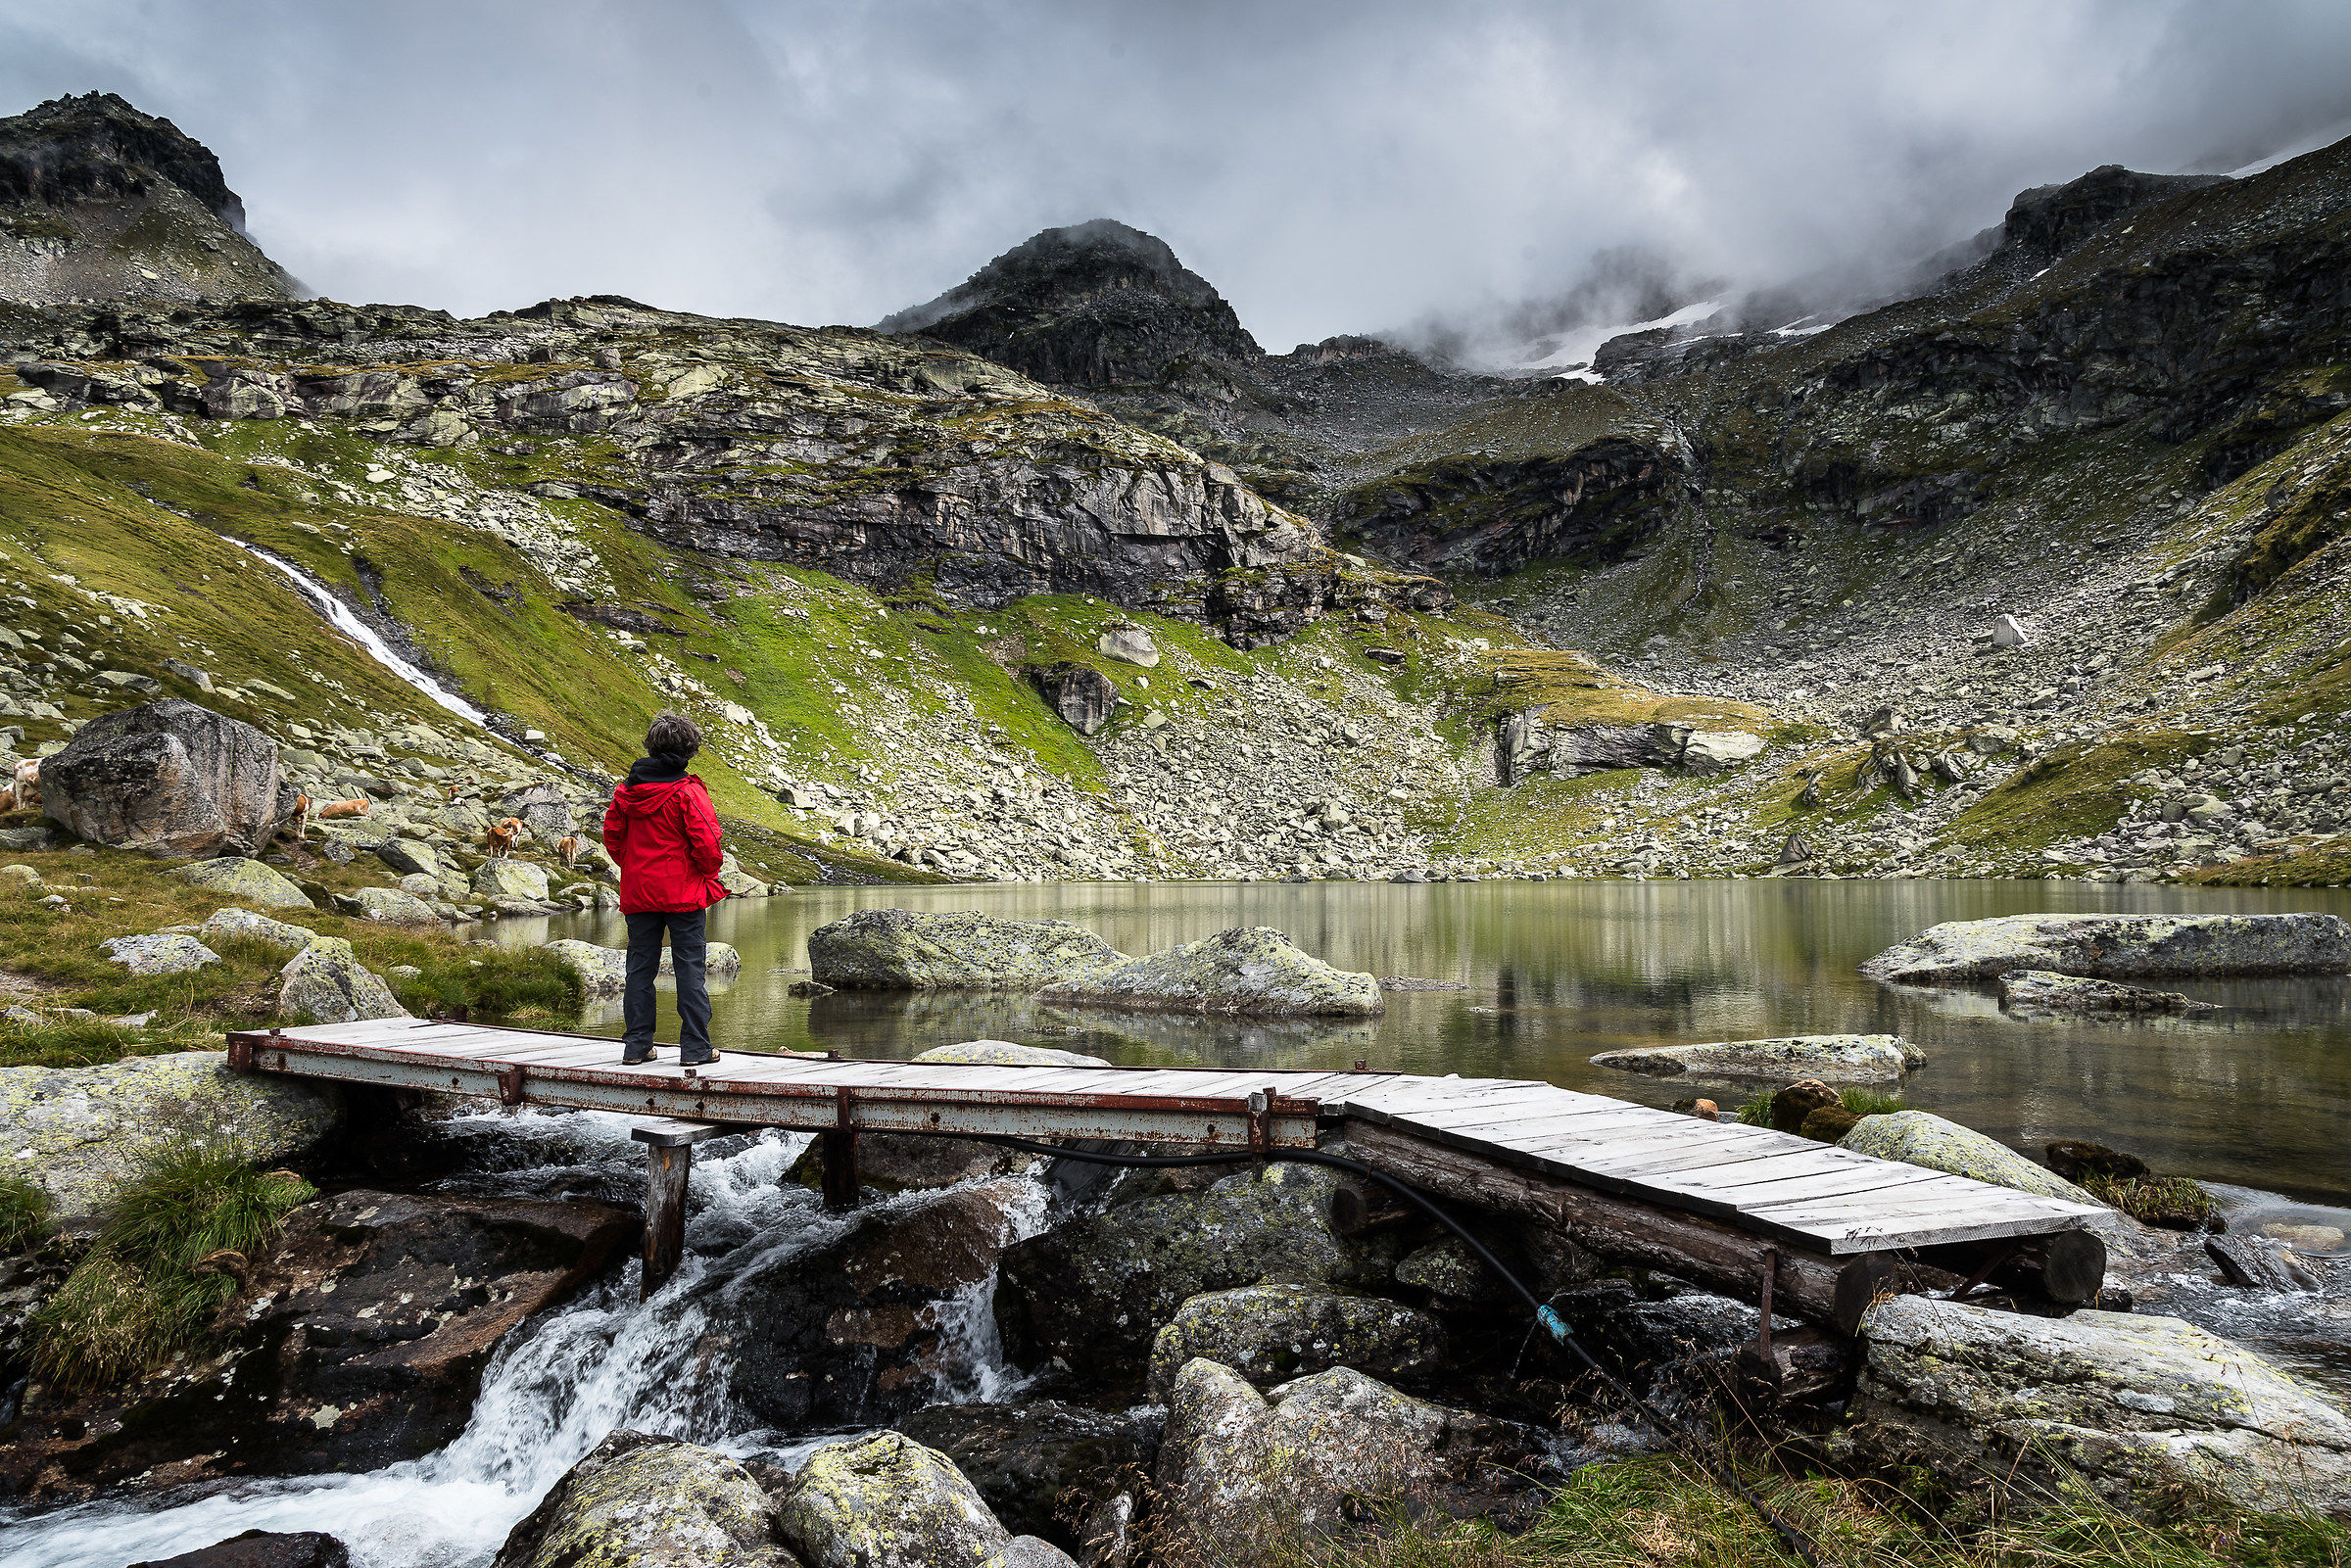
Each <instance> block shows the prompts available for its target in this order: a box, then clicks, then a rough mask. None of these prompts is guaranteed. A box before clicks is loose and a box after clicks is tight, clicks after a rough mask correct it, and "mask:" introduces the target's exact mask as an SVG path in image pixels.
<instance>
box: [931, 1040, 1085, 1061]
mask: <svg viewBox="0 0 2351 1568" xmlns="http://www.w3.org/2000/svg"><path fill="white" fill-rule="evenodd" d="M914 1060H915V1061H917V1062H945V1063H950V1064H956V1065H961V1066H970V1067H990V1068H1022V1067H1026V1068H1106V1067H1108V1066H1110V1063H1109V1061H1108V1060H1107V1059H1105V1058H1103V1057H1098V1056H1086V1055H1084V1054H1082V1053H1080V1052H1077V1051H1056V1050H1054V1049H1053V1048H1052V1047H1050V1046H1044V1045H1016V1044H1014V1043H1013V1042H1012V1041H1010V1040H958V1041H956V1042H955V1043H954V1044H953V1045H935V1046H933V1047H932V1048H931V1049H930V1050H928V1051H923V1052H919V1053H917V1054H916V1056H915V1057H914Z"/></svg>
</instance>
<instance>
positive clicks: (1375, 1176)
mask: <svg viewBox="0 0 2351 1568" xmlns="http://www.w3.org/2000/svg"><path fill="white" fill-rule="evenodd" d="M977 1141H978V1142H982V1143H995V1144H1002V1145H1004V1146H1005V1147H1007V1148H1011V1149H1020V1150H1025V1151H1027V1152H1028V1153H1030V1154H1038V1155H1045V1156H1048V1157H1050V1158H1052V1159H1055V1160H1076V1161H1079V1162H1080V1163H1082V1164H1095V1165H1133V1166H1144V1167H1157V1166H1166V1165H1232V1164H1249V1163H1252V1162H1258V1161H1271V1162H1275V1163H1279V1164H1301V1165H1328V1166H1329V1167H1330V1168H1332V1169H1334V1170H1344V1171H1347V1172H1349V1173H1350V1174H1353V1175H1358V1176H1363V1177H1365V1178H1367V1179H1368V1180H1371V1181H1376V1182H1378V1183H1379V1184H1380V1185H1381V1186H1383V1187H1385V1188H1387V1189H1388V1190H1389V1191H1390V1192H1392V1193H1394V1194H1396V1195H1397V1196H1398V1197H1399V1198H1402V1199H1404V1200H1405V1201H1406V1202H1407V1203H1410V1204H1412V1205H1413V1206H1414V1207H1415V1208H1417V1209H1418V1210H1419V1211H1420V1212H1422V1213H1425V1214H1426V1215H1428V1216H1429V1217H1430V1218H1431V1219H1434V1220H1435V1221H1436V1222H1437V1223H1438V1224H1440V1225H1443V1226H1444V1227H1445V1228H1446V1229H1447V1230H1449V1231H1451V1232H1453V1234H1454V1235H1455V1236H1456V1237H1458V1238H1459V1239H1460V1240H1461V1242H1462V1244H1463V1246H1465V1247H1467V1248H1468V1249H1469V1250H1470V1251H1471V1252H1473V1253H1475V1254H1477V1256H1478V1258H1479V1259H1480V1260H1482V1261H1483V1262H1484V1263H1485V1265H1486V1266H1487V1267H1488V1268H1490V1269H1492V1270H1494V1272H1495V1274H1496V1275H1497V1276H1498V1277H1499V1278H1500V1279H1501V1280H1502V1281H1503V1283H1505V1284H1507V1285H1508V1286H1510V1287H1511V1289H1512V1290H1514V1291H1516V1292H1517V1293H1518V1294H1519V1295H1520V1296H1521V1297H1523V1298H1525V1301H1526V1305H1527V1306H1528V1307H1532V1308H1533V1309H1534V1313H1535V1321H1536V1322H1538V1323H1540V1324H1542V1325H1543V1327H1544V1329H1545V1330H1546V1331H1547V1332H1548V1333H1549V1334H1550V1335H1551V1337H1552V1339H1553V1341H1554V1342H1555V1343H1557V1344H1559V1345H1561V1346H1564V1347H1565V1348H1566V1349H1568V1350H1570V1351H1573V1352H1574V1353H1575V1354H1576V1358H1577V1359H1578V1360H1580V1361H1582V1362H1583V1363H1584V1365H1585V1366H1586V1367H1587V1368H1588V1369H1590V1371H1591V1372H1592V1373H1593V1375H1594V1376H1596V1377H1598V1378H1599V1379H1600V1380H1601V1381H1602V1382H1603V1383H1606V1384H1607V1386H1608V1387H1609V1388H1610V1389H1612V1390H1614V1391H1615V1393H1616V1396H1617V1397H1618V1398H1619V1399H1621V1400H1623V1401H1624V1402H1626V1403H1627V1404H1629V1405H1631V1406H1632V1407H1633V1408H1634V1409H1635V1410H1637V1411H1639V1412H1640V1413H1641V1414H1643V1415H1645V1416H1647V1417H1649V1420H1650V1423H1651V1424H1652V1425H1654V1426H1655V1428H1656V1429H1657V1430H1658V1431H1659V1432H1662V1433H1664V1434H1665V1435H1666V1436H1667V1437H1669V1438H1679V1439H1681V1440H1683V1441H1685V1442H1687V1443H1690V1444H1692V1445H1696V1444H1697V1443H1698V1442H1699V1441H1701V1440H1699V1439H1698V1438H1697V1437H1696V1436H1695V1434H1693V1433H1692V1432H1691V1431H1690V1430H1689V1429H1688V1428H1686V1427H1684V1426H1682V1425H1680V1424H1679V1423H1677V1422H1675V1421H1672V1420H1669V1419H1667V1418H1666V1416H1665V1413H1664V1412H1663V1411H1661V1410H1659V1409H1658V1408H1657V1407H1656V1406H1655V1405H1654V1404H1652V1403H1650V1402H1649V1401H1647V1400H1646V1399H1643V1398H1642V1397H1641V1396H1640V1395H1638V1394H1635V1393H1634V1392H1633V1391H1632V1390H1631V1389H1629V1388H1627V1387H1626V1386H1625V1385H1624V1383H1623V1382H1622V1381H1620V1380H1619V1379H1618V1378H1617V1377H1616V1375H1615V1374H1614V1373H1612V1372H1610V1371H1609V1370H1608V1369H1607V1367H1605V1366H1603V1365H1601V1364H1600V1362H1599V1361H1597V1360H1595V1359H1593V1356H1592V1353H1591V1352H1590V1351H1587V1350H1585V1349H1584V1347H1583V1343H1582V1341H1580V1340H1578V1339H1577V1338H1576V1337H1575V1334H1574V1331H1573V1330H1571V1329H1569V1328H1568V1326H1567V1322H1566V1319H1564V1318H1562V1317H1560V1316H1559V1313H1558V1312H1557V1311H1555V1310H1554V1309H1553V1308H1552V1306H1551V1304H1550V1303H1548V1302H1545V1301H1543V1300H1541V1299H1540V1298H1538V1297H1537V1296H1536V1295H1535V1293H1534V1292H1533V1291H1531V1290H1528V1289H1527V1288H1526V1283H1525V1281H1523V1280H1521V1279H1520V1278H1519V1277H1518V1276H1517V1275H1516V1274H1513V1273H1511V1271H1510V1270H1509V1269H1508V1268H1505V1267H1504V1266H1503V1265H1502V1259H1499V1258H1496V1257H1495V1256H1494V1255H1493V1254H1492V1253H1491V1252H1489V1251H1487V1249H1486V1245H1485V1243H1483V1242H1481V1241H1479V1240H1478V1239H1477V1238H1476V1237H1475V1236H1472V1235H1470V1234H1469V1232H1468V1230H1467V1229H1465V1228H1464V1227H1463V1225H1462V1223H1461V1222H1460V1221H1459V1220H1457V1219H1455V1218H1454V1217H1453V1216H1452V1215H1451V1214H1449V1213H1447V1212H1445V1211H1444V1210H1442V1209H1439V1208H1438V1207H1437V1206H1436V1205H1435V1204H1434V1203H1432V1202H1430V1201H1429V1199H1428V1197H1427V1196H1426V1195H1425V1194H1423V1193H1421V1192H1420V1191H1419V1190H1418V1189H1416V1188H1414V1187H1410V1186H1407V1185H1406V1184H1405V1183H1403V1182H1401V1181H1399V1180H1397V1179H1396V1178H1395V1177H1394V1176H1391V1175H1389V1174H1388V1173H1387V1172H1386V1171H1384V1170H1375V1169H1373V1168H1372V1167H1371V1166H1369V1165H1367V1164H1364V1163H1363V1162H1362V1161H1360V1160H1348V1159H1345V1158H1343V1157H1341V1156H1339V1155H1326V1154H1323V1153H1321V1152H1320V1151H1319V1150H1308V1149H1280V1150H1271V1151H1267V1152H1264V1153H1260V1152H1258V1151H1255V1150H1250V1151H1245V1152H1241V1153H1236V1154H1211V1155H1113V1154H1099V1153H1096V1152H1095V1151H1093V1150H1090V1149H1068V1148H1063V1147H1061V1146H1060V1145H1058V1144H1050V1143H1038V1142H1036V1141H1035V1140H1033V1139H1031V1138H1016V1137H1013V1136H1011V1135H1010V1134H982V1135H980V1137H979V1138H978V1139H977ZM1691 1457H1693V1458H1695V1459H1697V1460H1698V1462H1699V1463H1701V1464H1703V1465H1704V1466H1705V1467H1706V1470H1707V1472H1708V1473H1709V1474H1711V1475H1712V1476H1713V1477H1714V1479H1715V1480H1716V1481H1718V1482H1720V1483H1721V1484H1722V1485H1723V1486H1725V1487H1727V1488H1729V1489H1730V1490H1731V1491H1732V1492H1734V1493H1737V1494H1738V1495H1739V1497H1740V1498H1741V1499H1742V1500H1744V1501H1745V1502H1746V1503H1747V1505H1748V1506H1749V1507H1751V1508H1752V1509H1754V1511H1755V1514H1756V1517H1758V1518H1760V1519H1761V1520H1762V1521H1763V1522H1764V1523H1765V1524H1767V1525H1769V1526H1771V1528H1772V1529H1773V1530H1774V1531H1776V1532H1778V1534H1779V1537H1780V1539H1781V1540H1782V1541H1784V1542H1786V1543H1787V1544H1788V1548H1789V1549H1790V1550H1791V1551H1794V1552H1795V1553H1796V1554H1797V1555H1798V1556H1799V1557H1800V1558H1802V1559H1803V1560H1804V1561H1805V1562H1806V1563H1808V1564H1810V1565H1811V1568H1821V1564H1820V1552H1819V1550H1818V1549H1817V1548H1816V1547H1815V1546H1814V1545H1813V1544H1812V1539H1811V1537H1809V1536H1807V1535H1805V1534H1804V1532H1803V1531H1802V1530H1800V1529H1799V1528H1798V1527H1797V1526H1796V1524H1794V1523H1793V1522H1792V1521H1790V1520H1789V1519H1787V1518H1786V1517H1784V1516H1783V1515H1782V1514H1780V1513H1779V1512H1778V1511H1777V1510H1776V1509H1774V1508H1773V1507H1772V1506H1771V1504H1769V1503H1767V1502H1765V1501H1764V1500H1763V1499H1762V1498H1761V1497H1757V1496H1756V1495H1755V1493H1754V1491H1753V1490H1752V1489H1751V1488H1750V1487H1749V1486H1748V1485H1747V1483H1746V1482H1744V1481H1742V1480H1740V1479H1739V1477H1738V1475H1737V1473H1736V1472H1734V1471H1733V1470H1732V1469H1731V1468H1730V1466H1728V1465H1727V1464H1724V1463H1721V1462H1720V1461H1718V1460H1716V1459H1715V1458H1714V1457H1713V1455H1711V1454H1709V1453H1703V1452H1693V1453H1692V1454H1691Z"/></svg>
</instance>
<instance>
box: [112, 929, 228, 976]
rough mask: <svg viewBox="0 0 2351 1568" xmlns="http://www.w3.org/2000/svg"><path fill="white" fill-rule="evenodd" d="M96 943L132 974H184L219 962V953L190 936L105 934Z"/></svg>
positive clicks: (114, 961) (113, 960)
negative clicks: (106, 935)
mask: <svg viewBox="0 0 2351 1568" xmlns="http://www.w3.org/2000/svg"><path fill="white" fill-rule="evenodd" d="M98 945H99V946H100V947H103V948H104V949H106V956H107V958H108V959H109V960H110V961H111V962H113V963H117V964H120V965H121V966H122V967H123V968H124V969H126V970H128V971H130V973H131V974H186V973H187V972H188V971H190V970H200V969H202V968H204V966H206V965H207V964H217V963H219V962H220V955H219V954H217V953H216V952H214V951H213V950H212V949H211V948H209V947H207V946H205V945H204V944H203V943H202V942H200V941H198V940H196V938H195V937H193V936H174V935H170V934H168V933H165V934H157V935H148V936H109V937H107V938H105V939H104V940H103V941H101V942H100V943H99V944H98Z"/></svg>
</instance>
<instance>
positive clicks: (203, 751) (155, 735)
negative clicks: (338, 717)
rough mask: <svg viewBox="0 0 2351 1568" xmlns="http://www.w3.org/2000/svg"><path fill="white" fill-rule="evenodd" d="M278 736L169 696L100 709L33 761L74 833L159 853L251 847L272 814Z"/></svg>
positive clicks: (259, 844)
mask: <svg viewBox="0 0 2351 1568" xmlns="http://www.w3.org/2000/svg"><path fill="white" fill-rule="evenodd" d="M280 783H281V779H280V777H279V772H278V761H277V743H276V742H275V741H273V740H271V739H270V738H269V737H268V736H265V735H264V734H263V733H262V732H261V731H259V730H257V729H255V728H254V727H253V726H252V725H250V724H246V723H244V722H242V721H240V720H237V719H229V718H224V717H222V716H221V715H219V714H217V713H215V712H213V711H212V710H211V709H209V708H200V707H198V706H197V705H196V704H195V703H193V702H186V701H182V700H180V699H179V698H177V697H171V698H168V699H166V700H164V701H162V702H149V703H144V704H142V705H140V706H138V707H135V708H123V709H120V710H118V711H116V712H113V713H102V714H100V715H99V716H98V717H97V718H95V719H92V720H91V721H90V722H89V723H88V724H85V725H83V726H82V727H81V728H80V729H79V730H77V731H75V732H74V735H73V738H72V739H71V740H69V741H67V742H66V745H65V748H64V749H63V750H61V751H59V752H58V753H57V755H55V756H54V757H51V758H49V759H48V760H47V761H45V762H44V763H42V765H41V804H42V807H43V809H45V810H46V811H47V812H48V814H49V815H50V816H51V817H54V818H55V819H56V820H57V821H58V822H59V823H61V824H63V825H64V826H65V827H66V828H67V829H68V830H69V831H71V832H73V833H75V834H76V835H78V836H80V837H83V838H87V839H91V840H93V841H94V842H97V843H102V844H115V845H119V846H121V847H126V848H135V849H144V850H148V851H150V852H152V853H155V854H160V855H211V854H218V853H220V852H221V851H224V850H225V851H229V852H231V853H236V854H257V855H258V854H260V853H261V852H262V848H263V846H264V845H265V844H266V843H267V842H268V839H269V836H270V834H271V832H273V831H274V829H275V828H276V826H277V822H278V819H279V801H278V786H279V784H280Z"/></svg>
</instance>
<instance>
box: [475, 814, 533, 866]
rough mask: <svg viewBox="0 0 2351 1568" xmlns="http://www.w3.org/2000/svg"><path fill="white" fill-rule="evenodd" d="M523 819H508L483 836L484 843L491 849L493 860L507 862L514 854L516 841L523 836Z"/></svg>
mask: <svg viewBox="0 0 2351 1568" xmlns="http://www.w3.org/2000/svg"><path fill="white" fill-rule="evenodd" d="M522 832H523V829H522V819H521V818H520V817H508V818H507V819H506V820H505V821H504V822H502V823H500V824H499V825H498V826H497V827H495V828H492V829H490V830H488V831H487V832H484V833H483V834H482V843H483V844H484V845H485V846H486V847H487V848H488V849H489V851H490V858H491V859H492V860H505V859H507V858H508V857H510V856H511V855H512V854H513V853H514V840H515V839H517V838H520V837H521V836H522Z"/></svg>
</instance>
